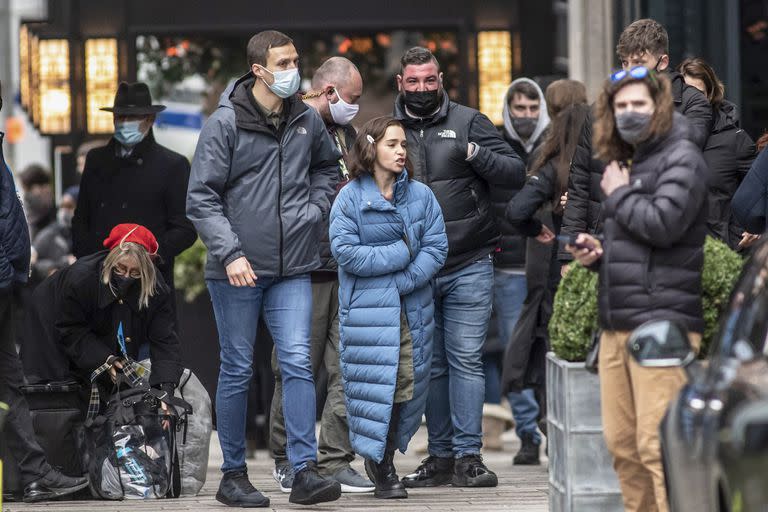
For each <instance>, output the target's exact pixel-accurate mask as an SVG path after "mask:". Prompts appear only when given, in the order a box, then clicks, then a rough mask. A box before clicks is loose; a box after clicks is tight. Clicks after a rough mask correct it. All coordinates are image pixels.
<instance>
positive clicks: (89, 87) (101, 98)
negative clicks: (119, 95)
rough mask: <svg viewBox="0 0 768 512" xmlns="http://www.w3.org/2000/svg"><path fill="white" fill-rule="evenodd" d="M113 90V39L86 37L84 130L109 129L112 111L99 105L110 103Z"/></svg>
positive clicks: (114, 79) (94, 131) (115, 69)
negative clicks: (85, 128)
mask: <svg viewBox="0 0 768 512" xmlns="http://www.w3.org/2000/svg"><path fill="white" fill-rule="evenodd" d="M116 90H117V39H88V40H87V41H86V42H85V92H86V102H87V119H86V123H87V128H88V133H112V131H113V129H114V126H113V122H112V114H110V113H109V112H102V111H100V110H99V109H100V108H101V107H104V106H107V105H111V104H112V101H113V99H114V95H115V91H116Z"/></svg>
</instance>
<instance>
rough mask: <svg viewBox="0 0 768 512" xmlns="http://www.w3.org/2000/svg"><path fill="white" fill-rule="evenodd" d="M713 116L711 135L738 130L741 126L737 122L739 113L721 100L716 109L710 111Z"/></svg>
mask: <svg viewBox="0 0 768 512" xmlns="http://www.w3.org/2000/svg"><path fill="white" fill-rule="evenodd" d="M712 114H713V115H714V118H715V120H714V123H713V126H712V133H718V132H723V131H725V130H731V129H734V128H735V129H739V128H740V127H741V124H740V122H739V112H738V110H737V109H736V105H734V104H733V103H731V102H730V101H727V100H723V102H722V103H721V104H720V106H719V107H718V108H717V109H713V110H712Z"/></svg>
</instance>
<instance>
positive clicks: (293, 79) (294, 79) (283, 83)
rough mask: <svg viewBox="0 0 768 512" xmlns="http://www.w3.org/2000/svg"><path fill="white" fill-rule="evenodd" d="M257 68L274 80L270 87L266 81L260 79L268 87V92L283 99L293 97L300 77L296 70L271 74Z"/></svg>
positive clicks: (262, 67)
mask: <svg viewBox="0 0 768 512" xmlns="http://www.w3.org/2000/svg"><path fill="white" fill-rule="evenodd" d="M259 67H260V68H261V69H263V70H264V71H266V72H267V73H269V74H270V75H272V76H273V77H274V78H275V81H274V82H273V83H272V85H270V84H268V83H267V81H266V80H264V79H263V78H262V79H261V80H262V81H263V82H264V84H265V85H266V86H267V87H269V90H270V91H272V92H273V93H275V96H278V97H280V98H283V99H285V98H288V97H290V96H293V95H294V94H296V91H298V90H299V85H300V84H301V77H300V76H299V69H298V68H293V69H286V70H284V71H275V72H272V71H270V70H268V69H267V68H265V67H264V66H259Z"/></svg>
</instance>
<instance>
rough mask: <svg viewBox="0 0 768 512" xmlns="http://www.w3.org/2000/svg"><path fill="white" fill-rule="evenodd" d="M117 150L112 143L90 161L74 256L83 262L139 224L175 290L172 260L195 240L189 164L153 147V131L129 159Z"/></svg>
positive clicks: (74, 234)
mask: <svg viewBox="0 0 768 512" xmlns="http://www.w3.org/2000/svg"><path fill="white" fill-rule="evenodd" d="M119 150H120V145H119V143H118V142H117V141H116V140H115V139H114V138H113V139H112V140H110V141H109V144H107V145H106V146H104V147H101V148H96V149H93V150H91V151H90V152H89V153H88V155H87V157H86V160H85V170H84V171H83V178H82V181H81V182H80V195H79V197H78V201H77V209H76V210H75V217H74V219H72V242H73V243H72V250H73V253H74V255H75V256H77V257H78V258H80V257H83V256H87V255H89V254H93V253H95V252H99V251H102V250H104V246H103V245H102V244H103V242H104V240H105V239H106V238H107V236H108V235H109V232H110V231H111V230H112V228H113V227H114V226H116V225H117V224H121V223H136V224H141V225H142V226H144V227H146V228H147V229H149V230H150V231H152V233H153V234H154V235H155V237H157V241H158V243H159V244H160V248H159V251H158V253H159V255H160V257H161V262H160V263H159V268H160V271H161V272H162V274H163V277H164V278H165V281H166V283H168V285H169V286H170V287H171V288H173V259H174V258H175V257H176V256H177V255H178V254H180V253H181V252H182V251H184V249H186V248H188V247H189V246H191V245H192V244H193V243H195V239H196V238H197V234H196V233H195V228H194V227H193V226H192V223H191V222H190V221H189V220H188V219H187V216H186V200H187V184H188V183H189V162H188V161H187V159H186V158H184V157H183V156H181V155H180V154H178V153H175V152H173V151H171V150H169V149H167V148H165V147H163V146H161V145H160V144H158V143H157V142H155V138H154V135H153V134H152V131H151V130H150V132H149V134H148V135H147V137H146V138H145V139H144V140H143V141H141V142H140V143H139V144H137V145H136V147H135V148H134V149H133V152H132V153H131V155H130V156H129V157H128V158H121V157H120V156H118V153H119Z"/></svg>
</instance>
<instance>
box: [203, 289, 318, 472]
mask: <svg viewBox="0 0 768 512" xmlns="http://www.w3.org/2000/svg"><path fill="white" fill-rule="evenodd" d="M207 284H208V290H209V291H210V293H211V300H212V301H213V311H214V313H215V315H216V326H217V328H218V331H219V346H220V351H221V354H220V355H221V368H220V371H219V384H218V388H217V390H216V417H217V429H218V432H219V442H220V443H221V451H222V453H223V455H224V464H223V465H222V466H221V470H222V471H223V472H227V471H233V470H243V469H245V468H246V464H245V423H246V409H247V397H248V386H249V383H250V381H251V377H252V375H253V367H252V365H253V347H254V343H255V342H256V341H257V340H256V329H257V325H258V322H259V315H260V314H261V313H262V312H263V314H264V321H265V323H266V325H267V328H268V329H269V332H270V334H271V335H272V338H273V339H274V342H275V347H276V349H277V361H278V364H279V365H280V371H281V374H282V378H283V409H284V411H285V429H286V433H287V445H286V452H287V456H288V460H289V461H290V463H291V465H292V466H293V468H294V471H300V470H301V469H303V468H304V467H305V466H306V464H307V462H309V461H316V460H317V441H316V440H315V409H316V406H315V385H314V381H313V379H312V365H311V363H310V343H309V336H310V329H311V324H312V284H311V282H310V278H309V275H308V274H304V275H301V276H295V277H287V278H280V279H278V278H269V277H260V278H259V279H258V281H256V287H254V288H250V287H248V286H244V287H239V288H238V287H235V286H232V285H230V284H229V282H228V281H226V280H219V279H215V280H214V279H210V280H208V281H207Z"/></svg>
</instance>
